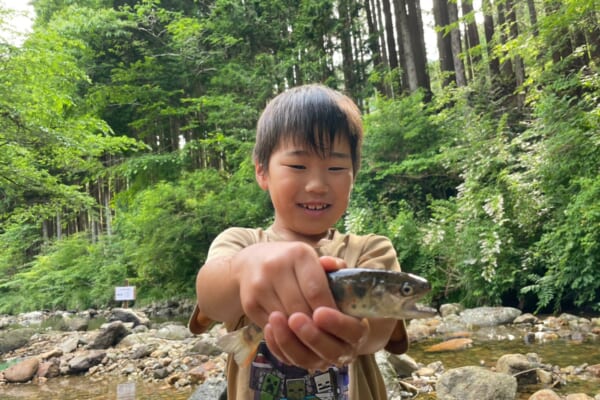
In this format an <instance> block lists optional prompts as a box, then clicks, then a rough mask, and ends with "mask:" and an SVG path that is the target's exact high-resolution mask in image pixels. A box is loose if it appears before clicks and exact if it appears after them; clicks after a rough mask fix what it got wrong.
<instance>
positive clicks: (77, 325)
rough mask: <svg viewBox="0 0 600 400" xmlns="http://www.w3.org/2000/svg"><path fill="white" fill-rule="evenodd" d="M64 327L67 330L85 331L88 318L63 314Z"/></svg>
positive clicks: (88, 321)
mask: <svg viewBox="0 0 600 400" xmlns="http://www.w3.org/2000/svg"><path fill="white" fill-rule="evenodd" d="M63 320H64V323H65V327H66V329H67V330H68V331H87V329H88V326H89V323H90V320H89V319H88V318H84V317H78V316H72V315H63Z"/></svg>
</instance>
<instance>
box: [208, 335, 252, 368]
mask: <svg viewBox="0 0 600 400" xmlns="http://www.w3.org/2000/svg"><path fill="white" fill-rule="evenodd" d="M251 331H252V329H251V328H249V327H248V326H245V327H243V328H241V329H238V330H237V331H233V332H229V333H228V334H226V335H224V336H221V337H220V338H219V339H218V341H217V344H218V346H219V347H220V348H221V349H223V351H225V352H227V353H231V354H233V358H234V360H235V362H236V363H237V364H238V365H239V366H241V367H247V366H248V365H250V363H251V362H252V359H253V358H254V356H255V355H256V352H257V350H258V345H259V344H260V341H261V340H262V338H263V335H262V332H261V333H257V334H252V333H251Z"/></svg>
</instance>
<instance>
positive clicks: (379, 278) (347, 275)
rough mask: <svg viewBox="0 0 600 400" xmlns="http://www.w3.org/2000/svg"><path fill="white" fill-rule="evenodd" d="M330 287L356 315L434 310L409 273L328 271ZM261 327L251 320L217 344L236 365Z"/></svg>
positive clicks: (252, 348) (424, 284)
mask: <svg viewBox="0 0 600 400" xmlns="http://www.w3.org/2000/svg"><path fill="white" fill-rule="evenodd" d="M327 281H328V283H329V288H330V289H331V293H332V294H333V298H334V300H335V303H336V305H337V307H338V309H339V310H340V311H341V312H343V313H344V314H348V315H351V316H353V317H357V318H390V319H396V320H400V319H417V318H430V317H433V316H434V315H436V314H437V310H435V309H434V308H431V307H427V306H424V305H421V304H417V300H419V299H421V298H422V297H423V296H425V295H426V294H427V293H428V292H429V291H430V290H431V284H430V283H429V281H427V279H425V278H423V277H421V276H418V275H414V274H411V273H408V272H399V271H388V270H381V269H372V268H345V269H340V270H336V271H332V272H328V273H327ZM263 337H264V335H263V332H262V329H261V328H260V327H259V326H257V325H256V324H254V323H250V324H248V325H246V326H244V327H243V328H241V329H239V330H236V331H233V332H230V333H228V334H226V335H224V336H221V337H220V338H219V339H218V341H217V345H218V346H219V347H220V348H221V349H222V350H223V351H225V352H227V353H230V354H233V357H234V359H235V361H236V363H237V364H238V365H241V366H247V365H249V364H250V362H251V361H252V359H253V357H254V355H255V354H256V351H257V349H258V346H259V344H260V342H261V341H262V340H263Z"/></svg>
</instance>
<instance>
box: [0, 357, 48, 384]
mask: <svg viewBox="0 0 600 400" xmlns="http://www.w3.org/2000/svg"><path fill="white" fill-rule="evenodd" d="M39 365H40V361H39V360H38V359H37V358H35V357H31V358H28V359H26V360H23V361H21V362H19V363H17V364H15V365H13V366H11V367H9V368H8V369H6V370H5V371H4V379H5V380H6V381H7V382H9V383H23V382H28V381H30V380H31V379H32V378H33V377H34V375H35V373H36V372H37V370H38V367H39Z"/></svg>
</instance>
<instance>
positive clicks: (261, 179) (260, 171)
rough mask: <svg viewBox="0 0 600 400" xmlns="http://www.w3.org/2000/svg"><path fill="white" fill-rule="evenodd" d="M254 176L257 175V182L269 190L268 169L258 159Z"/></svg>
mask: <svg viewBox="0 0 600 400" xmlns="http://www.w3.org/2000/svg"><path fill="white" fill-rule="evenodd" d="M254 176H255V177H256V182H258V186H260V188H261V189H262V190H267V189H268V188H269V185H268V182H267V170H266V168H265V167H264V166H263V165H262V164H261V163H259V162H258V161H255V162H254Z"/></svg>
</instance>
